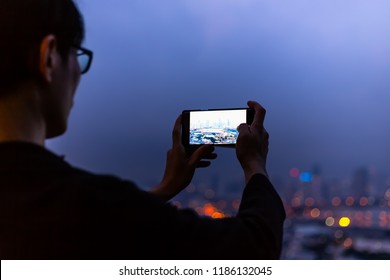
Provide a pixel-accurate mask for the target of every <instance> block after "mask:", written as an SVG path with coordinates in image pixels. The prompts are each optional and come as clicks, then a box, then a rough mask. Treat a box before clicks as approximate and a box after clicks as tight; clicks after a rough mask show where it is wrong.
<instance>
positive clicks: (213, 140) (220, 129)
mask: <svg viewBox="0 0 390 280" xmlns="http://www.w3.org/2000/svg"><path fill="white" fill-rule="evenodd" d="M246 122H247V109H233V110H209V111H190V112H189V144H190V145H203V144H213V145H235V144H236V142H237V137H238V130H237V127H238V126H239V125H240V124H241V123H246Z"/></svg>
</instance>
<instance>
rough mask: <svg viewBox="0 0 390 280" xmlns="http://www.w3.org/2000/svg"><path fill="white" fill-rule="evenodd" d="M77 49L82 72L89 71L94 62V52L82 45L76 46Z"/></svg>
mask: <svg viewBox="0 0 390 280" xmlns="http://www.w3.org/2000/svg"><path fill="white" fill-rule="evenodd" d="M75 48H76V49H77V54H76V55H77V61H78V62H79V66H80V73H81V74H85V73H87V72H88V70H89V68H90V67H91V64H92V58H93V52H92V51H90V50H87V49H85V48H82V47H75Z"/></svg>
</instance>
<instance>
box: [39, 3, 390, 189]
mask: <svg viewBox="0 0 390 280" xmlns="http://www.w3.org/2000/svg"><path fill="white" fill-rule="evenodd" d="M77 3H78V5H79V7H80V10H81V12H82V13H83V15H84V17H85V23H86V28H87V36H86V41H85V44H84V46H85V47H86V48H89V49H91V50H93V51H94V61H93V65H92V68H91V70H90V72H89V73H87V74H86V75H84V76H83V77H82V81H81V83H80V86H79V89H78V91H77V94H76V97H75V105H74V108H73V111H72V115H71V117H70V121H69V128H68V131H67V133H66V134H65V135H64V136H62V137H59V138H57V139H54V140H50V141H48V143H47V144H48V147H49V148H50V149H52V150H54V151H55V152H56V153H58V154H64V155H66V158H67V160H68V161H69V162H71V163H72V164H74V165H76V166H78V167H81V168H83V169H87V170H90V171H93V172H97V173H109V174H114V175H118V176H120V177H123V178H126V179H130V180H133V181H135V182H136V183H138V184H139V185H140V186H141V187H146V188H147V187H148V186H151V185H153V184H155V183H157V182H158V181H159V180H160V178H161V177H162V173H163V170H164V167H165V157H166V151H167V150H168V149H169V147H170V145H171V130H172V127H173V124H174V121H175V119H176V117H177V116H178V115H179V114H180V112H181V111H182V110H184V109H207V108H232V107H244V106H246V101H247V100H257V101H258V102H260V103H261V104H263V106H264V107H265V108H266V109H267V116H266V121H265V126H266V128H267V130H268V131H269V133H270V152H269V161H268V171H269V173H270V174H271V175H275V176H276V175H278V176H288V172H289V170H290V169H291V168H292V167H297V168H298V169H300V170H302V171H304V170H310V169H311V168H313V166H314V165H318V166H319V167H320V168H321V170H322V173H323V175H324V176H326V177H327V178H334V177H335V178H345V177H350V176H351V174H352V172H353V171H354V170H355V169H356V168H359V167H361V166H367V167H370V168H373V169H376V170H378V171H379V172H384V173H385V174H387V175H390V156H389V155H390V117H389V114H390V113H389V108H390V106H389V105H390V2H389V1H387V0H370V1H366V0H349V1H347V0H326V1H325V0H322V1H320V0H318V1H313V0H294V1H288V0H285V1H277V0H264V1H261V0H127V1H124V0H110V1H96V0H79V1H77ZM217 152H218V153H219V158H218V159H217V160H215V161H214V162H213V164H212V166H211V167H210V168H208V169H207V170H201V171H200V172H198V173H197V175H196V177H195V180H198V181H202V180H208V178H210V177H213V178H215V177H220V178H223V179H221V180H222V181H224V180H226V181H229V180H237V179H241V178H242V174H241V173H242V172H241V170H240V167H239V164H238V162H237V160H236V159H235V153H234V150H233V149H221V148H219V149H218V150H217ZM226 174H229V175H226Z"/></svg>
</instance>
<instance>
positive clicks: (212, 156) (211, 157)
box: [203, 153, 218, 159]
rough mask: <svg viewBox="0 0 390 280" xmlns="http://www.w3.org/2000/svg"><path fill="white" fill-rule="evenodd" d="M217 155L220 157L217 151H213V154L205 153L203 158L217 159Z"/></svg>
mask: <svg viewBox="0 0 390 280" xmlns="http://www.w3.org/2000/svg"><path fill="white" fill-rule="evenodd" d="M217 157H218V155H217V154H216V153H211V154H207V155H205V156H204V157H203V158H204V159H216V158H217Z"/></svg>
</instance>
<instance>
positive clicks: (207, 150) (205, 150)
mask: <svg viewBox="0 0 390 280" xmlns="http://www.w3.org/2000/svg"><path fill="white" fill-rule="evenodd" d="M213 151H214V147H213V146H211V145H203V146H201V147H200V148H199V149H197V150H196V151H195V152H194V153H193V154H192V156H191V158H190V160H189V165H191V166H197V165H198V163H199V162H200V161H201V160H202V159H203V158H204V157H205V156H207V155H210V154H211V153H212V152H213Z"/></svg>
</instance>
